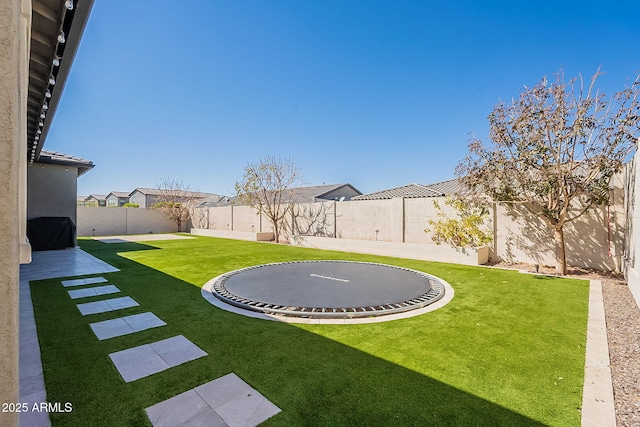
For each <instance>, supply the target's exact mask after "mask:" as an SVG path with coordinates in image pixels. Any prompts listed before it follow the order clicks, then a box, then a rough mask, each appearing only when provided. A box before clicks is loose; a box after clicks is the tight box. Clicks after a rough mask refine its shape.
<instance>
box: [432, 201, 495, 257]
mask: <svg viewBox="0 0 640 427" xmlns="http://www.w3.org/2000/svg"><path fill="white" fill-rule="evenodd" d="M444 204H445V205H447V206H450V207H452V208H453V209H455V213H456V217H457V218H452V217H450V216H449V215H447V214H446V213H445V212H444V210H443V209H442V207H440V204H438V202H437V201H436V200H434V201H433V206H434V207H435V208H436V211H437V215H438V217H439V218H440V219H439V220H437V221H434V220H429V225H431V226H432V227H433V229H431V230H430V229H426V230H425V231H426V232H432V233H433V236H432V237H431V238H432V240H433V241H434V242H435V243H436V244H438V245H440V244H443V243H446V244H449V245H451V246H456V247H462V248H477V247H480V246H482V245H486V244H487V243H491V241H492V240H493V236H491V234H489V233H488V232H485V231H484V230H482V226H483V225H484V220H485V219H486V217H487V215H488V214H489V211H488V209H487V208H485V207H482V206H478V205H474V204H472V203H471V202H469V201H466V200H464V199H462V198H454V197H447V198H446V199H445V201H444Z"/></svg>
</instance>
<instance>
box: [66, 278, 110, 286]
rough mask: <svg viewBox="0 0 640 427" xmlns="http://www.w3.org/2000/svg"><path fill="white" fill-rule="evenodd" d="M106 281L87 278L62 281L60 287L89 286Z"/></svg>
mask: <svg viewBox="0 0 640 427" xmlns="http://www.w3.org/2000/svg"><path fill="white" fill-rule="evenodd" d="M105 282H107V279H105V278H104V277H89V278H86V279H73V280H63V281H62V286H64V287H65V288H68V287H70V286H81V285H91V284H93V283H105Z"/></svg>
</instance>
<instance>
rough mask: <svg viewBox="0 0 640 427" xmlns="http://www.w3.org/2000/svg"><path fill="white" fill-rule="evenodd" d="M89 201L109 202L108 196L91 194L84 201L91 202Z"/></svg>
mask: <svg viewBox="0 0 640 427" xmlns="http://www.w3.org/2000/svg"><path fill="white" fill-rule="evenodd" d="M89 199H96V200H107V196H105V195H104V194H89V195H88V196H87V198H86V199H84V200H89Z"/></svg>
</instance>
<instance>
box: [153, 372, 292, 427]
mask: <svg viewBox="0 0 640 427" xmlns="http://www.w3.org/2000/svg"><path fill="white" fill-rule="evenodd" d="M146 411H147V415H148V416H149V420H151V423H152V424H153V425H154V426H155V427H165V426H175V425H189V426H191V425H197V424H195V422H196V421H197V420H205V419H206V420H211V421H210V424H206V425H216V426H217V425H220V426H230V427H249V426H257V425H258V424H260V423H262V422H264V421H265V420H267V419H269V418H271V417H272V416H274V415H276V414H278V413H279V412H280V408H278V407H277V406H275V405H274V404H273V403H271V402H270V401H269V400H268V399H267V398H265V397H264V396H263V395H262V394H260V393H259V392H258V391H256V390H255V389H253V388H252V387H251V386H250V385H249V384H247V383H246V382H244V381H243V380H242V379H240V378H239V377H238V376H237V375H236V374H233V373H231V374H228V375H225V376H224V377H221V378H218V379H216V380H213V381H210V382H208V383H206V384H203V385H200V386H198V387H196V388H194V389H192V390H189V391H186V392H184V393H182V394H179V395H177V396H175V397H172V398H171V399H168V400H165V401H164V402H160V403H158V404H156V405H153V406H151V407H149V408H147V409H146ZM213 414H215V415H217V417H219V419H220V420H221V421H222V424H218V421H217V418H215V417H213Z"/></svg>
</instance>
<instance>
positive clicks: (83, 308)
mask: <svg viewBox="0 0 640 427" xmlns="http://www.w3.org/2000/svg"><path fill="white" fill-rule="evenodd" d="M139 305H140V304H138V303H137V302H136V301H135V300H134V299H133V298H131V297H122V298H111V299H105V300H102V301H95V302H86V303H84V304H77V306H78V310H80V313H82V315H83V316H87V315H89V314H97V313H105V312H107V311H115V310H122V309H123V308H129V307H136V306H139Z"/></svg>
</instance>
